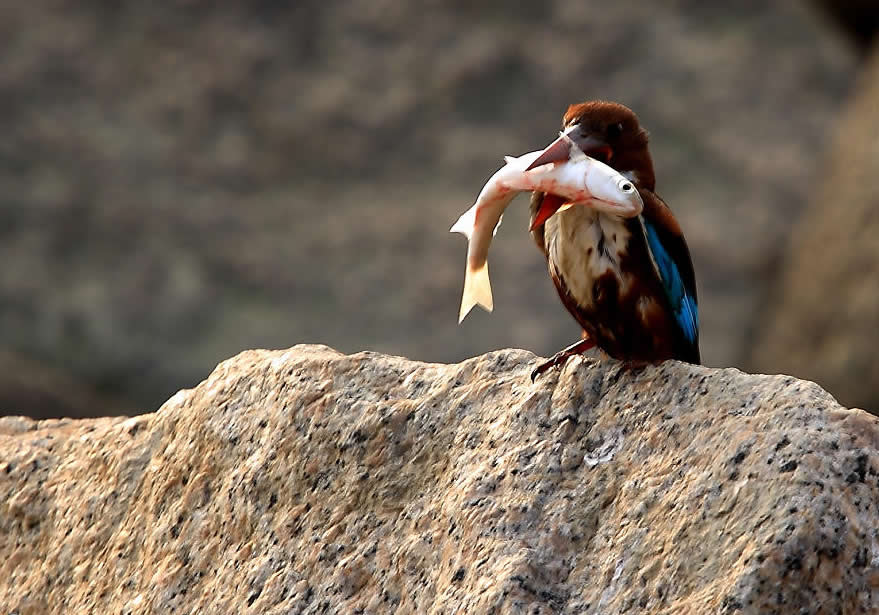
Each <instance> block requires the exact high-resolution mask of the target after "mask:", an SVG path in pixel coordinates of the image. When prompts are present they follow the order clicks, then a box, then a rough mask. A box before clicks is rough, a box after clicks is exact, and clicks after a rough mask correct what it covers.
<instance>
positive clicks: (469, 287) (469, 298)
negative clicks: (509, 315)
mask: <svg viewBox="0 0 879 615" xmlns="http://www.w3.org/2000/svg"><path fill="white" fill-rule="evenodd" d="M474 305H480V306H482V307H483V308H485V309H486V310H487V311H489V312H491V311H492V310H493V309H494V299H493V298H492V296H491V280H490V279H489V277H488V263H487V262H486V263H485V264H483V265H482V267H480V268H479V269H475V270H471V269H470V268H469V267H468V268H467V273H466V274H464V294H463V295H461V311H460V312H459V313H458V324H460V323H461V322H462V321H463V320H464V318H466V316H467V314H469V313H470V310H472V309H473V306H474Z"/></svg>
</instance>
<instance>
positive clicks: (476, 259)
mask: <svg viewBox="0 0 879 615" xmlns="http://www.w3.org/2000/svg"><path fill="white" fill-rule="evenodd" d="M541 153H543V152H542V150H541V151H536V152H528V153H527V154H523V155H521V156H519V157H513V156H505V157H504V161H505V162H506V164H505V165H504V166H502V167H501V168H500V169H498V170H497V171H496V172H495V173H494V175H492V176H491V177H490V178H489V179H488V181H487V182H485V185H484V186H483V187H482V190H481V191H480V192H479V196H478V197H477V198H476V202H475V203H474V204H473V205H472V206H471V207H470V209H468V210H467V211H465V212H464V213H463V214H461V217H460V218H458V220H457V222H455V224H453V225H452V228H450V229H449V232H450V233H461V234H462V235H464V236H465V237H466V238H467V269H466V272H465V274H464V293H463V294H462V296H461V310H460V311H459V312H458V323H459V324H460V323H461V322H462V321H463V320H464V318H465V317H466V316H467V314H469V313H470V310H472V309H473V307H474V306H476V305H480V306H482V307H483V308H485V309H486V310H488V311H489V312H491V311H492V310H493V309H494V299H493V297H492V294H491V281H490V279H489V277H488V248H489V246H490V245H491V240H492V238H493V237H494V236H495V235H496V234H497V230H498V228H500V225H501V220H502V219H503V217H504V210H506V208H507V206H508V205H509V204H510V202H512V200H513V199H514V198H515V197H516V195H517V194H519V193H520V192H523V191H524V190H525V189H524V188H522V189H515V188H510V187H508V186H507V185H505V183H504V182H505V180H509V179H513V178H514V177H515V176H519V175H521V174H522V173H524V172H525V169H526V168H528V166H529V165H530V164H531V163H532V162H534V161H535V160H537V158H538V156H540V154H541ZM489 230H490V231H491V232H489Z"/></svg>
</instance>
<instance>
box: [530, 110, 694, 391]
mask: <svg viewBox="0 0 879 615" xmlns="http://www.w3.org/2000/svg"><path fill="white" fill-rule="evenodd" d="M563 132H564V134H565V135H566V136H567V137H569V138H570V140H568V139H566V138H563V137H560V138H559V139H558V140H556V141H555V142H554V143H552V144H551V145H550V146H549V147H547V148H546V150H544V152H543V153H542V154H541V156H539V157H538V158H537V159H536V160H535V161H534V162H533V163H532V164H531V166H530V167H529V168H534V167H537V166H540V165H542V164H549V163H552V162H560V161H563V160H567V159H568V156H569V154H570V153H571V141H573V142H574V143H575V144H576V145H577V146H578V147H579V148H580V149H581V150H582V151H583V152H584V153H586V155H588V156H591V157H593V158H597V159H598V160H601V161H602V162H604V163H606V164H608V165H610V166H611V167H613V168H614V169H616V170H617V171H619V172H620V173H621V174H622V175H624V176H626V177H627V178H628V179H629V180H631V181H632V183H633V184H635V187H636V188H637V189H638V192H639V193H640V195H641V198H642V200H643V201H644V210H643V211H642V213H641V214H640V215H639V216H636V217H633V218H622V217H618V216H614V215H610V214H607V213H603V212H597V211H595V210H593V209H590V208H589V207H588V206H577V207H570V208H567V209H564V210H563V211H558V210H559V208H561V207H562V205H564V204H565V203H564V200H563V199H562V198H560V197H557V196H555V195H552V194H546V193H543V192H535V193H533V194H532V197H531V235H532V237H533V238H534V240H535V241H536V242H537V246H538V247H539V248H540V250H541V251H542V252H543V254H544V255H545V256H546V261H547V266H548V268H549V275H550V277H551V278H552V281H553V283H554V284H555V287H556V290H558V294H559V297H560V298H561V300H562V303H563V304H564V305H565V307H566V308H567V309H568V311H569V312H570V313H571V315H572V316H573V317H574V319H575V320H576V321H577V322H578V323H579V324H580V326H581V327H582V328H583V336H582V339H581V340H580V341H578V342H576V343H574V344H572V345H571V346H569V347H568V348H565V349H564V350H562V351H560V352H558V353H557V354H556V355H555V356H554V357H553V358H552V359H550V360H549V361H547V362H545V363H542V364H541V365H539V366H538V367H537V368H536V369H535V370H534V372H533V373H532V379H533V378H536V377H537V375H539V374H540V373H542V372H543V371H545V370H546V369H548V368H550V367H552V366H554V365H559V364H561V363H563V362H564V361H565V360H566V359H567V358H568V357H570V356H573V355H575V354H580V353H583V352H585V351H586V350H588V349H589V348H591V347H593V346H597V347H598V348H599V349H600V350H602V351H603V352H605V353H606V354H607V355H609V356H611V357H613V358H614V359H619V360H621V361H624V362H626V363H627V364H629V365H643V364H646V363H658V362H660V361H664V360H667V359H677V360H679V361H686V362H688V363H695V364H699V363H700V362H701V359H700V356H699V316H698V307H697V300H696V276H695V273H694V271H693V263H692V261H691V259H690V251H689V249H688V248H687V243H686V241H685V240H684V236H683V233H682V232H681V227H680V225H679V224H678V222H677V220H675V217H674V215H672V212H671V210H670V209H669V207H668V205H666V204H665V202H664V201H663V200H662V199H660V198H659V197H658V196H657V195H656V194H655V193H654V191H653V190H654V186H655V183H656V182H655V176H654V173H653V160H652V158H651V157H650V152H649V150H648V148H647V131H646V130H644V128H642V127H641V125H640V123H639V122H638V117H637V116H636V115H635V114H634V112H632V110H631V109H629V108H628V107H625V106H623V105H620V104H617V103H612V102H605V101H589V102H584V103H580V104H576V105H572V106H570V107H569V108H568V110H567V112H566V113H565V116H564V120H563Z"/></svg>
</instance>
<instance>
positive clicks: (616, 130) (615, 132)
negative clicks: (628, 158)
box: [607, 122, 623, 139]
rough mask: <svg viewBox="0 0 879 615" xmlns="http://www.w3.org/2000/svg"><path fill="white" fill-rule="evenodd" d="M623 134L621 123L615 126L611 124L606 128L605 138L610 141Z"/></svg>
mask: <svg viewBox="0 0 879 615" xmlns="http://www.w3.org/2000/svg"><path fill="white" fill-rule="evenodd" d="M622 133H623V124H622V122H617V123H616V124H611V125H609V126H608V127H607V137H608V138H609V139H612V138H614V137H618V136H620V135H621V134H622Z"/></svg>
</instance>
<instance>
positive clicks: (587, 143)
mask: <svg viewBox="0 0 879 615" xmlns="http://www.w3.org/2000/svg"><path fill="white" fill-rule="evenodd" d="M571 143H573V144H574V145H576V146H577V148H579V149H580V151H581V152H583V153H584V154H586V155H587V156H590V157H592V158H595V159H597V160H600V161H601V162H604V163H607V162H609V161H610V159H611V157H612V156H613V150H612V149H611V147H610V145H608V144H607V142H606V141H605V140H604V139H601V138H599V137H596V136H595V135H591V134H587V133H585V132H584V131H583V129H582V128H580V125H579V124H577V125H574V126H572V127H571V128H568V129H567V130H566V131H565V132H563V133H562V134H560V135H559V138H558V139H556V140H555V141H553V142H552V143H550V144H549V145H548V146H547V147H546V149H544V150H543V152H541V154H540V156H538V157H537V159H535V160H534V162H532V163H531V164H530V165H528V168H527V169H525V170H526V171H530V170H531V169H534V168H537V167H539V166H541V165H544V164H550V163H552V162H564V161H565V160H568V159H569V158H570V157H571V149H572V147H571Z"/></svg>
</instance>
